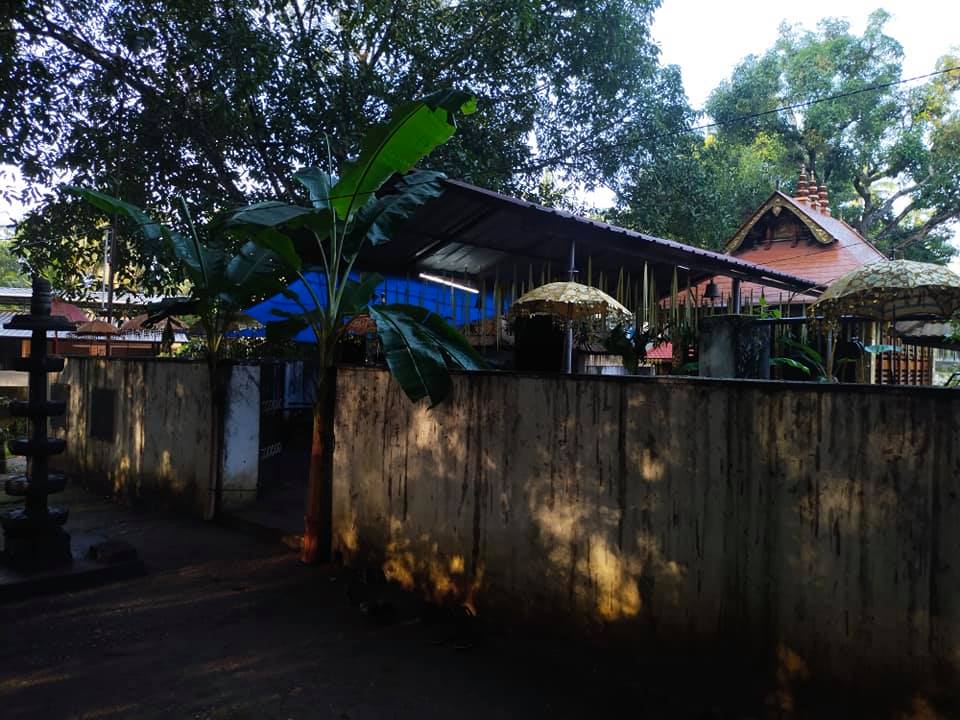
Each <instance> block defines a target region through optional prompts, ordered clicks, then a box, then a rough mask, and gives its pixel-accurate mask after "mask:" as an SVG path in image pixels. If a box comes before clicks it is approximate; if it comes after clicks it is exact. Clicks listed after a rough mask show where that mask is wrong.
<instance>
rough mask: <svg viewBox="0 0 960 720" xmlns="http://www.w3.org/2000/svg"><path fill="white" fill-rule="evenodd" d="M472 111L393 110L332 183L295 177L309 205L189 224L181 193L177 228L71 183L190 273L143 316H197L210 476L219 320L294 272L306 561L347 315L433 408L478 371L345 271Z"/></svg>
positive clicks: (409, 197)
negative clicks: (367, 327)
mask: <svg viewBox="0 0 960 720" xmlns="http://www.w3.org/2000/svg"><path fill="white" fill-rule="evenodd" d="M475 107H476V99H475V98H474V97H473V96H471V95H469V94H467V93H463V92H457V91H445V92H439V93H435V94H432V95H430V96H427V97H425V98H422V99H420V100H417V101H414V102H409V103H404V104H402V105H400V106H399V107H398V108H396V109H395V110H394V111H393V113H391V116H390V119H389V121H388V122H387V123H385V124H383V125H379V126H375V127H373V128H372V129H371V130H370V132H368V134H367V135H366V136H365V137H364V138H363V140H362V141H361V144H360V147H361V150H360V153H359V155H358V156H357V158H356V159H354V160H352V161H349V162H346V163H344V164H343V166H342V169H343V175H342V176H341V177H340V178H339V179H337V178H336V177H335V176H334V175H332V174H331V173H330V172H328V171H324V170H321V169H319V168H306V169H303V170H301V171H299V172H297V173H296V174H295V175H294V177H295V180H296V181H297V182H299V183H300V184H301V185H303V186H304V188H305V189H306V190H307V192H308V194H309V196H310V206H307V207H303V206H300V205H295V204H290V203H286V202H283V201H279V200H271V201H266V202H261V203H255V204H252V205H246V206H242V207H240V208H237V209H235V210H231V211H228V212H225V213H221V214H217V215H214V216H213V217H211V218H210V219H209V220H208V221H207V222H206V223H203V224H197V223H195V222H194V220H193V217H192V216H191V215H190V213H189V212H188V211H187V206H186V203H185V202H184V201H183V200H182V199H181V201H180V202H181V208H182V215H181V223H180V225H181V228H182V229H175V228H173V227H168V226H166V225H163V224H160V223H158V222H156V221H154V220H153V219H152V218H150V217H149V216H148V215H147V214H146V213H144V212H143V211H142V210H141V209H140V208H138V207H136V206H134V205H131V204H130V203H127V202H124V201H122V200H119V199H117V198H114V197H111V196H109V195H106V194H104V193H101V192H98V191H95V190H90V189H80V188H72V189H71V192H74V193H75V194H78V195H80V196H81V197H82V198H83V199H84V200H86V201H87V202H88V203H90V204H91V205H93V206H94V207H96V208H97V209H99V210H101V211H102V212H105V213H108V214H112V215H117V214H122V215H124V216H126V218H127V219H128V220H129V221H130V222H131V223H132V224H133V226H134V227H136V228H137V229H138V232H139V233H140V234H141V235H142V236H143V237H144V239H145V240H146V241H147V243H148V244H151V245H152V244H156V243H163V244H166V245H167V246H169V248H171V249H172V250H173V251H174V252H175V253H176V256H177V258H178V259H179V261H180V262H181V263H182V265H183V267H184V270H185V271H186V274H187V275H188V277H189V281H190V294H189V296H188V297H185V298H175V299H172V300H169V301H166V302H164V303H162V304H161V306H160V307H158V308H155V309H154V311H153V313H152V317H153V318H154V319H158V318H161V317H164V316H168V315H170V314H173V313H177V314H192V315H198V316H199V317H200V320H201V324H202V325H203V328H204V335H205V338H206V358H207V365H208V368H209V370H210V384H211V389H212V395H213V411H212V412H211V438H212V442H211V444H212V447H213V452H212V454H211V461H210V463H211V465H210V477H211V478H217V477H218V475H219V467H218V462H217V461H218V458H219V451H218V445H217V442H216V438H217V433H218V429H219V422H220V420H219V418H220V416H221V407H222V404H223V397H222V396H223V391H224V388H225V385H224V383H223V382H222V378H221V377H220V375H219V373H218V370H217V368H218V360H219V357H220V352H221V347H222V343H223V339H224V336H225V334H226V332H227V329H228V327H229V326H230V324H231V323H232V322H233V320H235V319H236V317H237V315H238V314H239V313H240V312H241V311H242V310H243V309H244V308H246V307H249V306H250V305H251V304H253V303H254V302H255V301H256V300H258V299H262V298H264V297H265V296H268V295H273V294H275V293H278V292H279V293H283V294H285V295H287V296H291V293H289V292H287V291H286V289H285V285H284V281H285V280H287V279H290V278H291V277H297V278H299V279H300V280H301V281H302V282H303V283H304V285H305V287H306V288H308V290H309V291H310V294H311V295H312V302H311V303H307V304H303V303H302V302H301V303H300V306H301V312H299V313H292V314H291V313H285V314H282V315H279V316H278V322H277V324H276V325H277V327H279V328H280V329H281V331H286V333H287V334H288V335H293V334H296V333H298V332H300V331H301V330H303V329H304V328H309V329H310V330H311V331H312V332H313V336H314V340H315V342H316V348H317V350H316V359H317V364H318V367H319V375H318V377H317V383H316V388H317V389H316V398H315V403H314V427H313V446H312V450H311V463H310V477H309V486H308V487H309V489H308V498H307V513H306V528H305V531H304V541H303V558H304V560H305V561H307V562H315V561H316V560H318V559H319V558H321V557H322V556H326V555H328V550H329V548H324V547H323V546H322V544H321V532H320V531H321V516H322V513H323V507H324V499H325V498H328V497H329V496H328V494H327V491H326V489H325V480H326V479H327V476H328V466H327V463H328V461H329V457H330V452H331V450H332V441H331V435H330V434H331V432H332V403H333V398H334V391H335V380H334V378H333V375H332V370H333V369H334V367H335V362H336V353H337V349H338V345H339V343H340V342H341V340H342V339H343V337H344V334H345V330H346V322H345V321H346V320H347V319H348V318H350V317H352V316H356V315H358V314H369V315H370V316H371V317H372V318H373V319H374V320H375V322H376V323H377V329H378V332H379V334H380V337H381V339H382V342H383V346H384V354H385V355H386V358H387V364H388V366H389V368H390V370H391V372H392V373H393V375H394V377H395V378H396V379H397V380H398V382H399V383H400V385H401V387H402V388H403V390H404V391H405V392H406V393H407V395H408V396H409V397H410V399H411V400H412V401H414V402H415V401H417V400H420V399H422V398H424V397H428V396H429V398H430V400H431V402H432V404H434V405H435V404H437V403H439V402H441V401H442V400H443V399H444V398H445V397H446V395H447V393H448V392H449V390H450V387H451V381H450V378H449V375H448V373H447V369H448V368H458V369H477V368H479V367H481V366H482V360H481V359H480V357H479V355H477V353H476V351H475V350H473V348H472V347H470V345H469V344H468V343H467V341H466V340H465V339H464V338H463V337H462V336H461V335H460V334H459V333H457V332H456V330H454V329H453V328H450V327H449V326H448V325H447V324H446V323H445V322H444V321H443V319H442V318H439V317H437V316H435V315H432V314H430V313H428V312H426V311H424V310H422V309H421V308H415V307H408V306H380V307H376V308H375V307H370V303H371V300H372V299H373V296H374V292H375V290H376V288H377V286H378V285H379V283H380V282H381V280H382V278H381V277H380V276H378V275H367V276H363V277H356V275H355V273H354V272H353V270H354V264H355V262H356V260H357V257H358V255H359V253H360V251H361V250H362V248H363V247H364V245H365V244H366V243H368V242H369V243H372V244H379V243H382V242H387V241H389V240H390V238H391V236H392V234H393V232H394V231H395V230H396V228H397V227H398V226H399V225H400V224H401V223H403V222H404V221H405V220H406V219H408V218H409V217H410V215H411V214H412V213H413V212H415V211H416V209H417V208H418V207H419V206H420V205H421V204H422V203H423V202H425V201H426V200H429V199H430V198H433V197H436V196H438V195H439V194H440V193H441V192H442V186H441V185H440V180H441V178H442V174H440V173H437V172H434V171H424V170H419V171H414V172H410V171H411V170H412V168H413V167H414V166H415V165H416V164H417V163H418V162H420V161H421V160H422V159H423V158H424V157H426V156H427V155H428V154H429V153H430V152H431V151H432V150H433V149H434V148H436V147H438V146H440V145H442V144H443V143H445V142H446V141H447V140H449V139H450V138H451V137H453V135H454V131H455V129H456V122H455V116H456V115H457V114H460V113H463V114H469V113H472V112H473V111H474V109H475ZM330 162H332V157H331V158H330ZM403 173H408V174H405V175H403V176H402V177H400V178H399V179H395V180H394V181H393V183H392V185H391V187H390V189H389V191H387V192H385V193H380V190H381V188H382V187H383V186H384V184H385V183H387V181H388V180H391V179H392V178H394V177H395V176H396V175H398V174H403ZM378 193H380V194H379V195H378ZM305 240H306V241H307V242H306V243H305V242H304V241H305ZM237 246H239V250H238V251H236V252H235V253H233V252H232V251H231V248H234V247H237ZM301 256H303V257H307V258H318V262H319V264H320V266H319V270H320V272H321V273H322V277H323V279H324V288H323V291H322V292H321V293H320V294H317V293H316V292H315V291H314V290H312V288H311V285H310V283H309V282H307V279H306V278H305V277H304V274H303V272H302V270H303V267H304V263H303V260H302V257H301ZM293 297H296V296H295V295H294V296H293ZM298 302H300V301H299V300H298ZM277 327H275V328H273V331H274V332H276V330H277ZM217 490H218V491H219V487H218V488H217Z"/></svg>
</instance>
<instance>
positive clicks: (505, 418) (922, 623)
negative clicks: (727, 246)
mask: <svg viewBox="0 0 960 720" xmlns="http://www.w3.org/2000/svg"><path fill="white" fill-rule="evenodd" d="M337 392H338V406H337V407H338V410H337V417H336V452H335V459H334V464H335V468H334V478H333V483H334V485H333V523H334V543H335V546H336V548H337V549H338V550H339V552H341V553H342V554H343V555H344V557H345V559H346V560H347V562H351V563H357V564H360V563H364V562H382V563H383V564H384V568H385V570H386V572H387V574H388V575H389V576H390V577H392V578H394V579H396V580H399V581H400V582H403V583H406V584H409V585H414V584H419V585H420V586H421V587H422V588H424V589H426V590H427V591H428V592H430V593H432V594H433V595H434V596H436V597H437V598H438V599H439V598H443V597H454V598H457V599H459V600H464V599H465V600H467V601H469V602H472V603H474V604H476V605H478V606H480V607H489V608H495V607H500V608H506V609H508V610H509V611H510V612H512V613H513V614H514V616H515V617H516V616H519V617H522V616H524V615H527V616H537V617H544V616H547V617H554V616H559V617H563V618H567V619H569V620H570V621H572V622H571V624H577V623H582V624H583V625H584V626H591V627H594V628H596V627H597V626H608V627H614V628H616V631H615V634H616V636H617V637H624V638H628V637H634V638H638V639H640V638H642V639H643V643H646V642H648V641H649V642H650V643H651V646H652V645H655V644H658V643H659V644H661V646H662V647H677V646H683V645H685V644H688V643H689V644H690V645H691V646H700V647H707V648H713V649H716V648H718V647H723V648H728V649H729V650H731V651H735V650H737V649H741V648H752V649H754V650H759V651H767V650H772V649H774V648H779V651H780V654H781V657H787V658H790V659H791V660H790V662H791V663H792V664H793V666H795V667H802V666H803V665H804V664H805V665H806V666H807V667H808V668H810V670H811V672H813V673H814V674H816V673H821V675H823V674H827V675H829V676H841V677H846V678H848V679H861V680H862V679H864V678H866V677H867V676H869V677H871V678H874V677H876V676H874V675H872V674H873V673H890V676H893V677H899V678H911V679H912V678H917V677H923V676H925V675H926V674H927V673H934V672H936V673H937V674H936V675H930V677H938V678H941V679H942V678H943V677H944V676H946V677H948V678H951V679H956V678H957V677H958V676H960V672H958V671H960V592H958V590H960V561H958V558H960V554H958V553H960V426H958V420H960V392H956V391H947V390H931V389H927V390H921V389H917V388H910V389H893V388H875V387H858V388H854V387H850V386H819V385H814V384H786V383H765V382H754V381H735V380H734V381H717V380H677V379H623V380H621V379H614V378H610V379H602V378H590V379H587V378H564V377H532V376H526V377H525V376H518V375H508V374H470V375H466V374H463V375H457V376H456V377H455V378H454V392H453V397H452V398H451V399H450V400H449V401H448V402H446V403H445V404H443V405H441V406H440V407H438V408H435V409H434V410H429V409H428V408H427V407H426V405H425V404H422V403H421V404H418V405H411V404H410V403H409V402H408V401H407V399H406V398H405V397H404V396H403V394H402V392H401V391H400V390H399V388H398V386H397V385H396V383H395V382H393V381H392V380H391V378H390V376H389V375H388V374H387V373H386V372H384V371H378V370H371V369H342V370H341V371H340V373H339V378H338V390H337ZM643 643H638V647H640V646H645V645H643ZM725 644H726V645H725Z"/></svg>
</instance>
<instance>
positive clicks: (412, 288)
mask: <svg viewBox="0 0 960 720" xmlns="http://www.w3.org/2000/svg"><path fill="white" fill-rule="evenodd" d="M304 277H305V278H306V280H307V282H308V283H310V288H311V289H312V290H313V293H314V294H315V295H316V296H317V298H319V300H320V306H321V307H326V298H327V290H326V278H325V277H324V275H323V274H322V273H316V272H311V273H305V274H304ZM354 279H359V276H356V275H355V276H354ZM287 290H288V291H289V292H291V293H293V294H294V295H296V297H297V299H298V301H299V302H300V303H302V304H303V306H304V307H307V308H313V307H314V306H315V303H314V301H313V298H312V297H311V295H310V292H309V291H308V290H307V287H306V286H305V285H304V283H303V281H302V280H297V281H296V282H294V283H292V284H291V285H290V286H288V288H287ZM374 301H375V302H376V303H387V304H391V305H392V304H396V303H403V304H406V305H417V306H419V307H422V308H426V309H427V310H430V311H431V312H434V313H436V314H437V315H440V316H441V317H443V318H444V319H445V320H446V321H447V322H449V323H451V324H452V325H454V326H456V327H463V326H464V325H466V324H467V323H470V322H477V321H479V320H480V312H481V308H480V305H481V304H483V306H484V307H483V310H484V315H485V317H486V318H492V317H495V316H496V315H498V314H499V313H498V312H497V309H496V308H495V307H494V299H493V292H492V291H487V292H486V299H485V301H483V303H481V301H480V294H479V293H470V292H466V291H465V290H458V289H456V288H451V287H449V286H447V285H442V284H440V283H435V282H430V281H428V280H421V279H419V278H416V279H415V278H403V277H389V276H388V277H386V278H385V279H384V281H383V282H382V283H380V285H378V286H377V291H376V294H375V296H374ZM504 309H505V308H504ZM275 311H279V312H281V313H282V312H288V313H300V312H302V308H301V307H300V306H299V305H298V304H297V302H295V301H294V300H293V299H291V298H288V297H285V296H284V295H283V294H277V295H274V296H273V297H272V298H268V299H267V300H264V301H263V302H261V303H259V304H257V305H254V306H253V307H251V308H249V309H248V310H245V311H244V313H245V314H246V315H249V316H250V317H252V318H253V319H254V320H257V321H258V322H261V323H264V324H267V323H271V322H277V321H280V320H284V319H286V318H285V317H284V316H283V315H278V314H277V312H275ZM262 333H263V331H262V330H261V331H260V334H261V335H262ZM240 334H241V335H242V334H243V332H242V331H241V333H240ZM244 336H246V335H244ZM295 339H296V340H298V341H300V342H314V337H313V333H312V332H311V331H310V330H309V329H308V330H304V331H303V332H301V333H300V334H299V335H297V336H296V338H295Z"/></svg>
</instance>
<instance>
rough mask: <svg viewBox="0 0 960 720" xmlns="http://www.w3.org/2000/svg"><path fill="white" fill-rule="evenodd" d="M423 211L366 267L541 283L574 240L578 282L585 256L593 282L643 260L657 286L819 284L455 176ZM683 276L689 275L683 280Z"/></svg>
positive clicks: (636, 270)
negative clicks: (707, 281)
mask: <svg viewBox="0 0 960 720" xmlns="http://www.w3.org/2000/svg"><path fill="white" fill-rule="evenodd" d="M445 184H446V190H445V192H444V193H443V194H442V195H441V196H440V197H438V198H435V199H433V200H431V201H429V202H427V203H426V204H424V206H423V207H421V208H420V210H418V212H417V213H416V214H415V215H414V217H413V218H412V219H411V220H410V221H408V222H407V223H406V224H405V225H404V226H403V228H401V230H400V232H399V233H398V234H397V236H396V237H395V238H394V239H393V240H392V241H391V242H389V243H384V244H382V245H378V246H376V247H373V248H367V249H366V250H365V252H364V253H363V255H362V256H361V258H360V262H361V263H362V265H363V268H364V269H368V270H377V271H379V272H388V273H391V274H400V275H402V274H403V273H410V274H414V275H415V274H416V273H417V272H419V271H426V272H431V271H432V272H436V273H441V274H453V275H457V274H459V275H464V274H466V275H469V276H472V277H487V278H490V277H493V276H499V277H500V279H501V280H502V281H508V282H509V281H510V278H511V277H512V276H513V273H514V272H516V273H517V276H518V280H523V279H525V278H526V277H527V276H528V274H529V273H530V272H531V270H532V274H533V275H534V278H535V279H536V280H539V278H540V275H541V273H542V274H544V276H545V277H548V278H549V277H563V279H566V277H565V275H566V269H567V267H568V263H569V253H570V246H571V242H573V241H575V244H576V261H577V267H578V270H579V278H580V280H581V281H584V280H585V279H586V271H587V265H588V259H589V262H590V264H591V266H592V269H593V274H594V277H593V278H592V279H593V280H594V281H596V279H597V276H598V275H599V273H600V272H603V273H605V275H606V276H607V277H608V278H610V277H613V281H615V280H616V274H618V273H619V271H621V270H623V271H624V272H625V273H631V275H632V279H633V280H634V281H637V280H639V278H640V276H641V274H642V272H643V268H644V264H645V263H647V264H648V268H649V271H650V273H651V274H652V275H653V278H654V280H655V282H656V285H657V287H658V288H660V289H661V290H663V291H667V289H668V288H669V286H670V282H671V279H672V275H673V270H674V268H675V267H680V268H682V269H684V270H685V271H686V272H685V273H684V275H685V276H686V275H687V274H689V275H690V281H691V282H697V281H698V280H699V279H702V278H704V277H708V276H711V275H730V276H733V277H738V278H741V279H743V280H748V281H754V282H759V283H768V284H770V285H773V286H775V287H780V288H787V289H790V290H800V289H802V290H808V289H810V288H815V287H816V285H817V283H815V282H813V281H811V280H809V279H808V278H804V277H801V276H797V275H793V274H790V273H788V272H783V271H780V270H776V269H771V268H764V267H761V266H758V265H755V264H753V263H750V262H747V261H745V260H742V259H740V258H735V257H731V256H730V255H724V254H721V253H717V252H712V251H710V250H704V249H702V248H696V247H693V246H690V245H685V244H683V243H679V242H675V241H673V240H666V239H664V238H658V237H654V236H652V235H646V234H644V233H639V232H635V231H633V230H627V229H625V228H620V227H616V226H614V225H610V224H608V223H604V222H600V221H598V220H593V219H590V218H586V217H581V216H578V215H574V214H573V213H569V212H565V211H563V210H556V209H553V208H547V207H543V206H542V205H537V204H535V203H531V202H527V201H525V200H521V199H519V198H514V197H509V196H507V195H502V194H500V193H496V192H493V191H492V190H486V189H484V188H479V187H476V186H474V185H470V184H468V183H464V182H461V181H458V180H447V181H445ZM685 280H686V277H684V281H685Z"/></svg>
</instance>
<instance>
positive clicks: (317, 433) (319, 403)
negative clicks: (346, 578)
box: [300, 364, 337, 564]
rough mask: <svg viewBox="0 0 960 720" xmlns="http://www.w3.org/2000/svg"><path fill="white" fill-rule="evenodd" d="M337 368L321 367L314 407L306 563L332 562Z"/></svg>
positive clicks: (303, 552)
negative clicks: (334, 421) (334, 423)
mask: <svg viewBox="0 0 960 720" xmlns="http://www.w3.org/2000/svg"><path fill="white" fill-rule="evenodd" d="M336 394H337V369H336V366H333V365H330V366H327V365H326V364H324V365H322V366H321V368H320V370H319V371H318V373H317V392H316V399H315V402H314V405H313V438H312V441H311V443H310V475H309V480H308V482H307V498H306V511H305V514H304V528H303V543H302V544H301V549H300V560H301V561H302V562H304V563H307V564H314V563H324V562H329V561H330V559H331V550H332V541H333V515H332V510H333V503H332V494H333V493H332V491H333V450H334V435H333V419H334V412H335V409H336Z"/></svg>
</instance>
